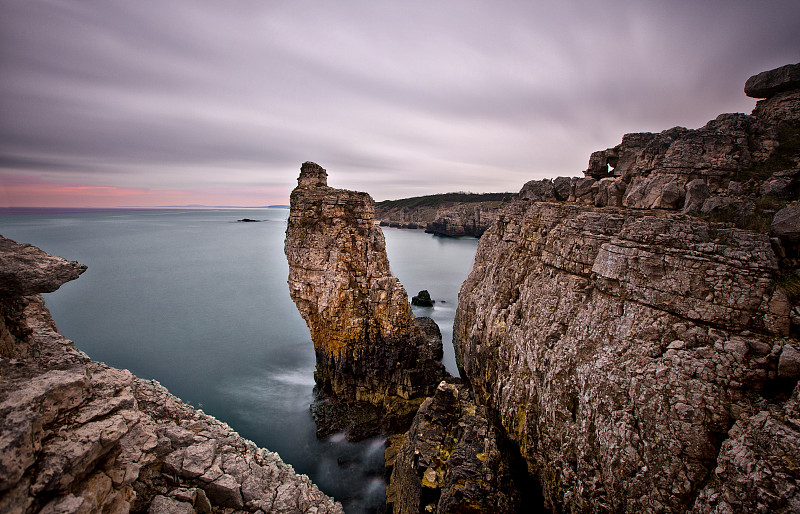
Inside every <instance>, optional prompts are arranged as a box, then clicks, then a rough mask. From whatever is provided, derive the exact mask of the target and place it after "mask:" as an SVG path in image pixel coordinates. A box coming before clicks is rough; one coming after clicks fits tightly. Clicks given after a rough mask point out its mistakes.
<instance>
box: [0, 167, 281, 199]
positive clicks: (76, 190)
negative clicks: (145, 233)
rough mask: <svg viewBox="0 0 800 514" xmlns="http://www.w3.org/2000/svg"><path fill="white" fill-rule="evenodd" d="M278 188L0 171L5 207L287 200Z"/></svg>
mask: <svg viewBox="0 0 800 514" xmlns="http://www.w3.org/2000/svg"><path fill="white" fill-rule="evenodd" d="M287 196H288V191H281V190H279V189H278V188H267V187H253V188H243V187H236V188H219V189H210V188H204V189H198V188H187V189H149V188H136V187H120V186H108V185H100V184H78V183H69V182H59V181H50V180H45V179H42V178H41V177H32V176H28V175H21V174H11V173H8V174H0V206H2V207H131V206H136V207H156V206H163V205H190V204H200V205H231V206H241V207H246V206H253V205H269V204H275V203H287V202H286V197H287Z"/></svg>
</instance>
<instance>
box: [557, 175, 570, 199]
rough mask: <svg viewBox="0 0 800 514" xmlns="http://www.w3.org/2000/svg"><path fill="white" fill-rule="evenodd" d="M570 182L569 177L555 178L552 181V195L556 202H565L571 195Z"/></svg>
mask: <svg viewBox="0 0 800 514" xmlns="http://www.w3.org/2000/svg"><path fill="white" fill-rule="evenodd" d="M572 180H573V179H571V178H570V177H557V178H556V179H555V180H553V193H554V194H555V196H556V200H558V201H560V202H566V201H567V200H569V197H570V196H571V195H572V192H573V191H572Z"/></svg>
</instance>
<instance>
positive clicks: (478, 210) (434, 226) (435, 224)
mask: <svg viewBox="0 0 800 514" xmlns="http://www.w3.org/2000/svg"><path fill="white" fill-rule="evenodd" d="M500 205H502V203H500V202H492V203H490V204H481V205H474V204H468V203H466V204H462V205H456V206H453V207H450V208H447V209H440V210H439V211H438V212H437V213H436V218H434V220H433V221H431V222H430V223H428V225H427V226H426V227H425V232H429V233H431V234H439V235H443V236H450V237H462V236H472V237H481V236H482V235H483V233H484V232H486V229H487V228H489V227H490V226H491V225H492V224H493V223H494V222H495V221H496V220H497V215H498V213H499V211H500Z"/></svg>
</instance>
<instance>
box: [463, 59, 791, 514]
mask: <svg viewBox="0 0 800 514" xmlns="http://www.w3.org/2000/svg"><path fill="white" fill-rule="evenodd" d="M798 66H800V65H793V66H792V67H790V69H789V71H791V72H792V73H794V71H793V70H796V69H797V67H798ZM786 73H788V72H787V70H782V71H781V72H780V73H779V74H778V76H777V78H775V80H777V81H779V82H780V84H781V86H780V88H779V89H780V91H777V92H776V91H771V90H769V91H768V93H769V95H773V96H769V97H768V98H767V99H766V100H763V101H761V102H759V104H758V105H757V107H756V109H755V110H754V112H753V114H752V115H743V114H735V115H734V114H731V115H721V116H719V117H718V118H717V119H716V120H713V121H711V122H709V123H708V124H707V125H706V126H705V127H703V128H701V129H697V130H688V129H683V128H680V127H678V128H675V129H670V130H667V131H664V132H661V133H659V134H627V135H626V136H625V137H623V141H622V143H621V145H619V146H618V147H615V148H612V149H609V150H606V151H602V152H595V154H593V155H592V158H591V159H590V168H589V170H587V172H586V174H587V175H589V177H587V178H585V179H577V180H575V179H571V180H568V181H565V180H561V179H556V181H554V183H553V188H552V189H551V188H549V187H547V184H538V185H535V186H534V184H530V183H529V184H526V186H525V187H524V188H523V191H521V192H520V195H519V197H518V198H517V199H516V200H514V201H512V202H510V203H509V204H508V205H507V206H506V207H505V208H504V209H503V210H502V211H501V213H500V215H499V217H498V219H497V221H496V223H495V224H494V225H493V226H492V227H490V228H489V229H488V230H487V231H486V232H485V233H484V235H483V236H482V238H481V241H480V243H479V246H478V251H477V255H476V257H475V263H474V266H473V269H472V271H471V273H470V275H469V277H468V278H467V280H466V281H465V282H464V284H463V286H462V288H461V291H460V294H459V303H458V309H457V313H456V320H455V326H454V331H453V333H454V335H453V341H454V345H455V347H456V357H457V361H458V365H459V368H460V370H461V376H462V377H463V378H465V379H466V380H468V382H469V384H470V385H471V387H472V389H473V392H474V394H475V398H476V401H477V402H478V403H479V404H482V405H484V406H485V407H486V408H487V410H488V412H489V413H490V415H491V416H490V417H491V419H495V417H496V419H498V420H499V423H500V424H501V425H502V429H503V431H504V432H505V433H507V435H508V437H509V438H510V439H511V440H512V441H513V442H514V444H515V445H516V446H517V447H518V448H519V450H520V453H521V454H522V456H523V457H524V459H525V460H526V462H527V466H528V470H529V472H530V474H531V475H532V476H534V477H535V478H536V479H537V480H538V481H539V482H540V483H541V485H542V488H543V493H544V497H545V502H546V504H547V505H549V506H550V507H552V508H554V509H556V510H557V511H563V512H606V511H612V512H687V511H695V512H717V513H723V512H725V513H727V512H787V513H788V512H797V511H798V506H799V505H800V466H798V462H800V461H798V460H797V459H798V448H800V433H799V432H798V428H800V422H798V411H797V409H798V407H797V405H798V394H800V390H798V385H797V384H798V378H800V338H799V335H800V294H798V293H800V273H798V271H799V270H800V248H799V247H798V245H797V239H796V233H797V230H796V226H797V219H796V218H797V207H796V205H797V204H796V202H797V200H798V189H797V187H796V186H797V183H796V178H797V177H798V174H799V173H800V166H799V165H798V162H800V159H798V152H800V150H798V147H797V146H792V145H795V144H796V142H794V141H795V140H794V139H793V138H794V137H796V136H793V135H792V134H797V124H796V122H797V120H798V119H800V111H799V110H798V109H799V108H800V103H798V102H797V99H798V98H800V90H798V89H797V88H796V84H794V83H793V82H792V81H788V80H783V78H782V77H784V76H785V75H786ZM767 79H769V80H773V79H771V78H769V77H767ZM759 80H761V79H759ZM765 80H766V79H765ZM759 87H760V86H759ZM765 87H767V86H765ZM792 88H794V89H792ZM767 89H768V88H767ZM609 165H610V166H611V167H612V168H613V170H612V169H610V168H609ZM590 177H591V178H590ZM742 177H744V178H745V179H747V182H741V181H740V179H741V178H742ZM604 180H605V181H608V184H607V185H606V186H604V187H608V186H609V185H610V184H613V183H621V184H623V187H622V188H618V190H617V191H618V193H617V194H610V191H611V190H609V191H607V193H606V196H605V198H606V200H603V201H598V198H601V197H600V196H599V194H600V192H601V191H602V189H601V188H600V186H599V183H600V182H602V181H604ZM545 182H547V181H545ZM559 190H561V193H558V191H559ZM554 191H555V192H554ZM593 191H594V192H593ZM620 191H624V194H619V192H620ZM523 193H524V194H523ZM566 194H568V195H569V197H568V198H567V201H563V197H564V195H566ZM583 194H586V195H587V196H586V197H585V199H584V200H581V198H582V195H583ZM592 198H593V199H594V201H592ZM609 198H613V199H614V200H613V201H609V200H608V199H609ZM601 199H602V198H601ZM748 202H749V203H748ZM712 204H713V205H712ZM747 205H750V206H751V207H752V209H751V210H750V211H747V209H744V207H746V206H747ZM707 206H709V207H708V209H707V208H706V207H707ZM714 206H716V207H714ZM753 206H756V207H753ZM712 207H713V208H712ZM742 209H744V210H742ZM759 209H761V210H760V211H759ZM679 210H682V211H683V214H680V213H679V212H677V211H679ZM698 210H699V211H698ZM704 211H705V213H704ZM721 211H724V212H725V213H727V214H730V215H732V216H733V218H724V217H722V218H721V217H717V215H716V214H714V213H715V212H716V213H719V212H721ZM745 211H747V212H749V213H750V214H746V213H745ZM776 211H777V213H778V214H775V213H776ZM759 212H761V214H763V215H764V216H767V215H768V218H767V219H768V221H769V223H767V224H766V228H765V229H760V230H755V229H752V230H751V229H746V227H744V226H742V225H743V224H742V223H740V222H741V216H744V217H748V216H749V217H753V216H754V213H755V214H758V213H759ZM743 213H745V214H743ZM773 216H774V220H773ZM756 217H757V216H756ZM770 223H772V224H773V225H772V228H770ZM745 225H746V224H745Z"/></svg>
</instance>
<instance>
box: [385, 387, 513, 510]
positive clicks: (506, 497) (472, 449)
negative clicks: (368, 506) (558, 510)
mask: <svg viewBox="0 0 800 514" xmlns="http://www.w3.org/2000/svg"><path fill="white" fill-rule="evenodd" d="M513 471H514V470H512V469H511V468H510V467H509V465H508V460H507V459H505V458H504V457H503V455H502V452H501V450H500V447H499V445H498V436H497V434H496V433H495V429H494V428H492V425H491V424H490V423H489V421H488V419H487V414H486V409H485V408H484V407H482V406H480V405H476V404H475V403H474V402H473V401H472V400H471V399H470V393H469V390H468V389H467V388H466V387H465V386H463V385H459V384H453V383H447V382H442V383H441V384H439V387H438V388H437V389H436V393H435V394H434V395H433V397H431V398H428V399H427V400H425V402H424V403H423V404H422V406H421V407H420V409H419V412H418V413H417V415H416V417H415V418H414V423H413V425H412V426H411V429H410V430H409V432H408V433H407V434H406V435H405V438H404V440H403V443H402V446H401V448H400V450H399V452H398V454H397V456H396V458H395V459H394V461H393V463H392V473H391V479H390V482H389V485H388V487H387V495H386V496H387V503H388V504H389V505H390V506H391V508H392V510H391V512H393V513H394V514H417V513H419V512H438V513H440V514H443V513H456V512H490V511H491V512H497V513H504V512H518V509H519V508H520V507H521V500H522V497H521V496H520V495H519V490H520V487H518V484H517V483H516V482H515V481H516V480H518V478H519V477H518V476H515V473H514V472H513Z"/></svg>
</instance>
